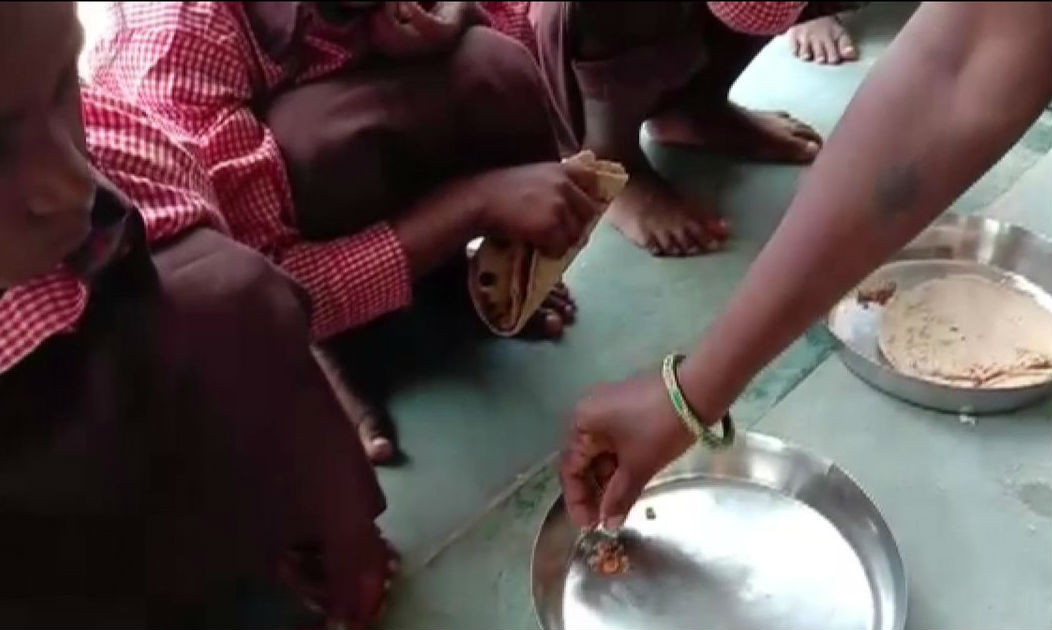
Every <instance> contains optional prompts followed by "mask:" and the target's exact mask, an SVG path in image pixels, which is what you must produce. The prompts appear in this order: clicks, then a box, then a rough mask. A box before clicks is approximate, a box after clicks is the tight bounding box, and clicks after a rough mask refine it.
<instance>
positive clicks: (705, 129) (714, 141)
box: [645, 102, 822, 164]
mask: <svg viewBox="0 0 1052 630" xmlns="http://www.w3.org/2000/svg"><path fill="white" fill-rule="evenodd" d="M645 127H646V131H647V133H648V134H649V135H650V137H652V138H653V139H654V140H655V141H656V142H659V143H663V144H674V145H686V146H693V147H698V148H701V149H705V150H707V151H712V152H718V153H724V154H727V155H730V156H733V157H737V158H742V159H747V160H755V161H761V162H793V163H803V164H806V163H809V162H811V161H812V160H814V159H815V156H816V155H817V154H818V149H819V148H820V147H821V145H822V136H820V135H819V134H818V132H817V131H815V130H814V129H813V128H811V126H810V125H808V124H806V123H803V122H800V121H799V120H797V119H795V118H793V117H792V116H790V115H789V114H788V113H786V112H754V111H751V110H748V109H745V108H744V107H739V106H738V105H735V104H734V103H730V102H725V103H723V104H721V105H719V106H710V107H701V106H695V107H690V108H689V109H688V108H686V107H682V106H681V107H676V108H670V109H668V110H665V111H663V112H660V113H659V114H657V115H656V116H654V117H653V118H651V119H650V120H648V121H646V123H645Z"/></svg>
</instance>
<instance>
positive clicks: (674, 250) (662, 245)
mask: <svg viewBox="0 0 1052 630" xmlns="http://www.w3.org/2000/svg"><path fill="white" fill-rule="evenodd" d="M654 240H655V241H657V244H658V250H659V252H660V253H659V254H658V255H659V256H680V255H682V254H681V253H680V249H679V243H677V242H676V241H675V240H674V239H673V238H672V233H671V232H669V231H668V230H658V231H656V232H654Z"/></svg>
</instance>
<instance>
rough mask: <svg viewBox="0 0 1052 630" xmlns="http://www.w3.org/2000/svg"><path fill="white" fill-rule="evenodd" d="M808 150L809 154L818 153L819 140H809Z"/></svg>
mask: <svg viewBox="0 0 1052 630" xmlns="http://www.w3.org/2000/svg"><path fill="white" fill-rule="evenodd" d="M807 152H808V153H809V154H811V155H815V154H817V153H818V143H817V142H808V143H807Z"/></svg>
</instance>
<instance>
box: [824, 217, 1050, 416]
mask: <svg viewBox="0 0 1052 630" xmlns="http://www.w3.org/2000/svg"><path fill="white" fill-rule="evenodd" d="M954 227H957V228H960V229H961V230H962V231H964V230H966V229H969V228H970V229H972V230H975V229H978V230H980V231H992V232H997V233H1000V232H1006V233H1010V234H1014V235H1015V237H1016V238H1019V239H1025V240H1029V241H1032V242H1034V243H1036V244H1038V245H1039V246H1041V247H1042V248H1044V249H1046V250H1048V252H1052V238H1047V237H1045V236H1043V235H1041V234H1038V233H1036V232H1034V231H1032V230H1029V229H1027V228H1025V227H1023V226H1021V225H1018V224H1015V223H1011V222H1007V221H1000V220H997V219H992V218H989V217H982V216H975V215H960V214H956V213H953V212H949V213H946V214H943V215H942V216H940V217H939V218H938V219H936V220H935V221H933V222H932V223H931V225H929V226H928V227H927V228H926V229H925V230H924V231H923V232H921V234H919V235H918V236H917V237H916V238H915V239H914V241H911V242H910V244H907V245H906V246H905V247H903V249H902V250H900V251H899V252H897V253H896V254H895V255H893V256H892V257H891V258H889V259H888V260H887V261H886V262H885V263H883V264H882V265H881V266H880V267H878V268H877V269H875V270H874V271H872V272H871V273H870V274H869V275H868V276H867V278H868V277H870V276H872V275H874V274H876V273H879V271H880V270H881V269H883V268H884V267H885V266H886V265H889V264H892V263H898V262H905V261H918V260H931V261H939V260H941V261H956V262H975V263H978V264H984V265H986V266H989V267H991V268H994V269H997V270H998V271H1001V272H1004V273H1008V274H1015V275H1018V276H1021V277H1023V278H1026V279H1027V280H1030V278H1027V277H1026V276H1025V275H1024V274H1020V273H1019V272H1017V271H1015V270H1012V269H1006V268H1004V267H1001V266H998V265H996V264H993V263H992V262H984V261H978V260H969V259H961V258H929V259H917V258H911V257H908V256H905V255H904V252H908V251H909V248H910V246H911V245H912V244H913V243H914V242H915V241H918V240H922V239H923V238H924V237H925V236H926V235H927V234H928V233H929V232H931V231H934V230H938V229H945V228H954ZM1050 258H1052V254H1050ZM1049 262H1050V264H1052V260H1050V261H1049ZM862 282H865V280H863V281H862ZM1035 284H1036V283H1035ZM854 291H855V289H854V288H852V290H851V292H849V294H848V295H846V296H844V297H841V298H840V299H839V300H837V302H836V304H834V305H833V307H832V308H830V309H829V311H828V312H827V313H826V314H825V316H824V317H823V318H822V319H821V324H822V327H823V328H825V330H826V331H827V332H828V333H829V335H830V336H831V337H832V338H833V339H835V340H836V344H837V347H836V353H837V356H838V357H839V358H840V360H841V361H842V362H843V363H844V365H845V366H846V367H847V368H848V370H850V371H851V373H852V374H854V375H855V376H856V377H858V378H859V379H860V380H862V381H863V382H865V383H867V384H868V385H870V386H871V387H873V388H874V389H876V390H878V391H880V392H882V393H884V394H887V395H889V396H892V397H894V398H896V399H899V400H902V401H905V402H908V403H911V404H914V405H917V406H919V407H923V408H925V409H932V410H936V411H942V412H947V413H969V414H972V413H974V414H989V413H1001V412H1007V411H1012V410H1015V409H1018V408H1020V407H1024V406H1026V405H1029V404H1032V403H1034V402H1036V401H1037V400H1040V399H1042V398H1044V397H1045V396H1047V395H1048V394H1049V393H1052V380H1050V381H1047V382H1045V383H1040V384H1037V385H1026V386H1021V387H1003V388H997V389H989V390H984V389H973V388H963V387H953V386H950V385H945V384H942V383H935V382H931V381H926V380H924V379H922V378H918V377H915V376H911V375H908V374H903V373H901V372H899V371H898V370H895V369H894V368H892V367H890V366H888V365H886V364H884V363H881V362H879V361H874V360H873V359H871V358H870V357H868V356H865V355H864V354H862V353H860V352H858V351H856V350H855V349H854V348H852V347H851V345H850V344H849V343H847V342H846V341H845V340H844V339H843V338H841V336H840V335H839V334H837V331H836V328H835V327H834V324H833V320H834V316H835V314H836V312H837V310H838V309H839V307H840V305H841V304H843V303H844V301H845V300H849V299H854V297H853V296H854ZM908 391H927V392H931V393H932V395H926V396H924V397H921V396H914V395H909V394H907V393H905V392H908ZM962 398H973V399H980V398H981V399H985V400H990V401H995V400H996V399H1003V400H1005V401H1009V402H1006V403H1004V404H1001V403H997V402H984V403H980V404H974V403H967V402H959V403H958V402H954V403H952V404H940V403H938V402H933V401H938V400H942V399H946V400H959V399H962Z"/></svg>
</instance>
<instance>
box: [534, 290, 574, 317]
mask: <svg viewBox="0 0 1052 630" xmlns="http://www.w3.org/2000/svg"><path fill="white" fill-rule="evenodd" d="M541 306H542V307H543V308H546V309H548V310H551V311H554V312H555V313H556V314H558V315H559V317H560V318H561V319H562V320H563V321H564V323H567V324H570V323H573V320H574V314H575V312H576V311H577V307H576V305H575V304H574V303H573V301H572V300H571V299H570V296H569V295H557V294H556V293H555V292H552V293H551V294H549V295H548V297H546V298H544V301H543V302H541Z"/></svg>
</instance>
